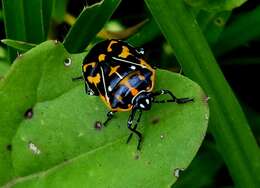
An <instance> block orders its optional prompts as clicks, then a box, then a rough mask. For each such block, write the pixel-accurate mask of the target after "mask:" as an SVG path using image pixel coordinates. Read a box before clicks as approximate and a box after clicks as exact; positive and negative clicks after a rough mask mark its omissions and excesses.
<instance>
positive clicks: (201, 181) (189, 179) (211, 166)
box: [172, 141, 223, 188]
mask: <svg viewBox="0 0 260 188" xmlns="http://www.w3.org/2000/svg"><path fill="white" fill-rule="evenodd" d="M203 143H204V144H205V143H207V141H206V142H205V141H204V142H203ZM207 144H208V143H207ZM210 145H212V144H210ZM201 149H202V150H203V149H205V151H204V150H203V151H201ZM222 165H223V161H222V159H221V157H220V155H219V153H218V152H217V151H216V148H215V147H214V148H209V147H203V145H202V147H201V148H200V151H199V152H198V154H197V155H196V157H195V158H194V159H193V161H192V163H191V164H190V166H189V167H188V168H187V170H186V171H184V172H182V171H181V172H180V178H179V179H178V181H177V182H176V183H175V184H174V185H173V186H172V188H187V187H192V188H201V187H214V186H216V185H215V183H216V181H217V180H216V175H217V172H218V171H219V169H220V168H221V166H222Z"/></svg>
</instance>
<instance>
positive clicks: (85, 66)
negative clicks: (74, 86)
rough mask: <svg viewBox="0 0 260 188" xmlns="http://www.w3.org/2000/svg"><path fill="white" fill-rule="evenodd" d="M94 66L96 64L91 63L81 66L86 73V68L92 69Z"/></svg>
mask: <svg viewBox="0 0 260 188" xmlns="http://www.w3.org/2000/svg"><path fill="white" fill-rule="evenodd" d="M95 64H96V63H95V62H92V63H88V64H85V65H83V71H84V72H86V70H87V67H88V66H92V67H94V66H95Z"/></svg>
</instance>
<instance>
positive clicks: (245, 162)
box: [146, 0, 260, 187]
mask: <svg viewBox="0 0 260 188" xmlns="http://www.w3.org/2000/svg"><path fill="white" fill-rule="evenodd" d="M146 3H147V5H148V7H149V8H150V10H151V12H152V14H153V16H154V18H155V20H156V21H157V23H158V24H159V26H160V28H161V30H162V32H163V34H164V36H165V37H166V39H167V40H168V42H169V43H170V45H171V46H172V47H173V50H174V51H175V54H176V57H177V59H178V61H179V62H180V64H181V66H182V68H183V70H184V72H185V74H186V75H187V76H189V77H191V78H192V79H193V80H195V81H197V82H198V83H200V84H201V86H202V87H203V89H205V91H206V93H207V94H208V96H209V97H210V100H209V105H210V110H211V112H212V113H211V118H210V130H211V132H212V134H213V136H214V138H215V140H216V143H217V146H218V148H219V150H220V153H221V155H222V157H223V158H224V160H225V162H226V164H227V166H228V168H229V171H230V173H231V176H232V178H233V180H234V182H235V184H236V185H237V186H239V187H258V186H259V185H260V177H259V175H258V174H260V153H259V147H258V146H257V143H256V140H255V138H254V136H253V134H252V132H251V130H250V127H249V125H248V122H247V120H246V118H245V115H244V113H243V111H242V109H241V106H240V105H239V103H238V101H237V99H236V97H235V96H234V93H233V92H232V90H231V88H230V87H229V85H228V83H227V82H226V80H225V78H224V76H223V74H222V72H221V70H220V68H219V67H218V64H217V62H216V60H215V58H214V56H213V55H212V52H211V51H210V49H209V46H208V44H207V42H206V40H205V38H204V36H203V35H202V32H201V30H200V28H199V26H198V24H197V22H196V20H195V19H194V17H193V15H192V13H191V12H190V8H189V7H187V6H186V5H185V4H184V3H183V1H182V0H175V1H171V2H169V1H166V0H161V1H159V0H146Z"/></svg>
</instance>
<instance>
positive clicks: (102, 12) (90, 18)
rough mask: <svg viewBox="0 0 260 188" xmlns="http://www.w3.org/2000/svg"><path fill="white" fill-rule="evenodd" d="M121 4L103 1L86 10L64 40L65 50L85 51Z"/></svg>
mask: <svg viewBox="0 0 260 188" xmlns="http://www.w3.org/2000/svg"><path fill="white" fill-rule="evenodd" d="M120 2H121V0H103V1H101V2H100V3H96V4H94V5H92V6H89V7H86V8H84V10H83V11H82V12H81V14H80V15H79V16H78V18H77V20H76V23H75V24H74V25H73V26H72V27H71V29H70V31H69V33H68V34H67V36H66V37H65V39H64V42H63V43H64V46H65V48H66V49H67V50H68V51H69V52H71V53H76V52H81V51H83V50H84V49H85V48H86V47H87V46H88V44H89V43H90V42H91V40H92V39H93V38H94V37H95V36H96V34H97V33H98V32H99V31H100V30H101V29H102V27H103V26H104V24H105V23H106V21H107V20H108V19H109V18H110V17H111V15H112V14H113V12H114V11H115V9H116V8H117V6H118V5H119V3H120Z"/></svg>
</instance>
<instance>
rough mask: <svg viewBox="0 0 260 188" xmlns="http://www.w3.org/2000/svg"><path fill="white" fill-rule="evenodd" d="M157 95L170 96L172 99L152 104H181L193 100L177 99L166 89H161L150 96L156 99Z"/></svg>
mask: <svg viewBox="0 0 260 188" xmlns="http://www.w3.org/2000/svg"><path fill="white" fill-rule="evenodd" d="M159 95H170V96H171V98H172V99H169V100H160V101H156V100H153V102H154V103H166V102H176V103H177V104H183V103H187V102H190V101H194V99H192V98H177V97H175V96H174V95H173V93H172V92H171V91H169V90H166V89H161V90H159V91H156V92H154V93H153V94H152V96H153V97H156V96H159Z"/></svg>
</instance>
